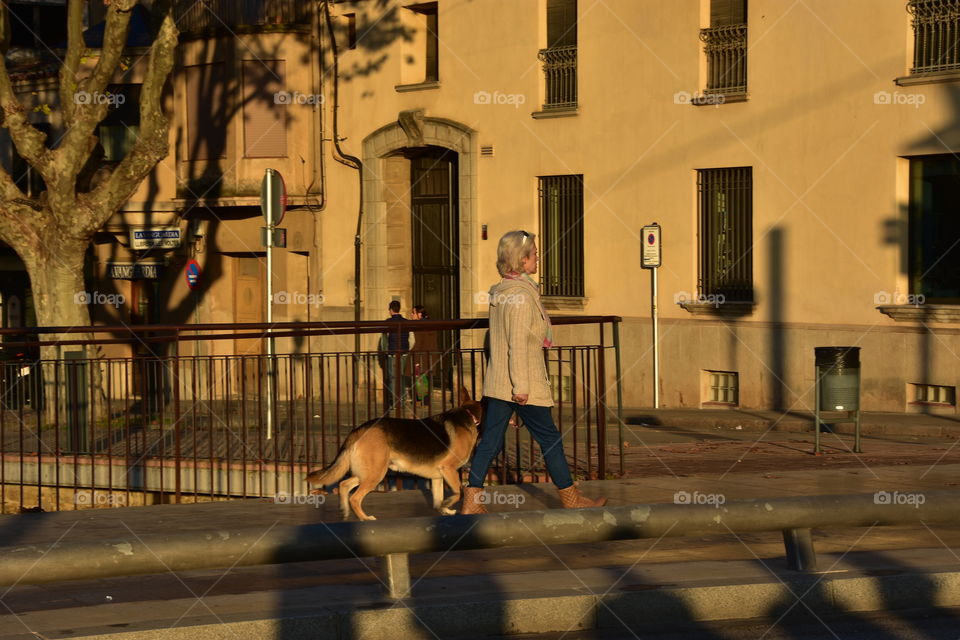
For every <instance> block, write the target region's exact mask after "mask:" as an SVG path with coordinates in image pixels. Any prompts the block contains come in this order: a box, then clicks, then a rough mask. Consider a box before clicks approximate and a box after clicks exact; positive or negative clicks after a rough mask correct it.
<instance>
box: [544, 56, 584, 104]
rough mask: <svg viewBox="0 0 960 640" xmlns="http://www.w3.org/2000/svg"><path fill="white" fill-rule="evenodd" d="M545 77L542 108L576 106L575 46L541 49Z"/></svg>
mask: <svg viewBox="0 0 960 640" xmlns="http://www.w3.org/2000/svg"><path fill="white" fill-rule="evenodd" d="M537 57H538V58H540V61H541V62H543V73H544V77H545V79H546V91H545V93H544V95H545V100H544V103H543V108H544V109H573V108H576V106H577V47H576V46H575V45H574V46H567V47H552V48H550V49H541V50H540V53H539V54H538V55H537Z"/></svg>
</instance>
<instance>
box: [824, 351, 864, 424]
mask: <svg viewBox="0 0 960 640" xmlns="http://www.w3.org/2000/svg"><path fill="white" fill-rule="evenodd" d="M813 351H814V353H815V354H816V361H817V384H818V385H819V386H820V410H821V411H856V410H857V409H859V408H860V347H815V348H814V350H813Z"/></svg>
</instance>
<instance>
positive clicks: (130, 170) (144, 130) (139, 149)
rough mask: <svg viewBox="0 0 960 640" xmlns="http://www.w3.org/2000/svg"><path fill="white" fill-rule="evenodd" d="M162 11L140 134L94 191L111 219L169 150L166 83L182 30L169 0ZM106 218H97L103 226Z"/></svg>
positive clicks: (94, 201) (143, 90) (159, 8)
mask: <svg viewBox="0 0 960 640" xmlns="http://www.w3.org/2000/svg"><path fill="white" fill-rule="evenodd" d="M154 9H155V10H156V11H158V12H159V11H162V12H163V13H162V15H163V20H162V22H161V24H160V30H159V32H158V33H157V36H156V38H155V39H154V41H153V45H152V47H151V49H150V58H149V60H148V62H147V70H146V74H145V76H144V80H143V86H142V87H141V89H140V135H139V137H138V138H137V140H136V142H135V143H134V145H133V148H132V149H131V150H130V152H129V153H128V154H127V155H126V157H124V158H123V160H122V161H121V162H120V164H119V165H118V166H117V168H116V169H115V170H114V171H113V173H111V174H110V176H109V178H107V179H106V180H105V181H104V182H103V183H102V184H101V185H100V186H99V187H97V189H96V190H95V191H94V192H93V193H92V194H91V196H92V197H91V206H92V208H94V209H96V210H100V211H103V212H105V213H106V214H107V217H108V218H109V216H110V215H113V213H114V212H116V211H117V210H118V209H119V208H120V207H121V206H122V205H123V203H124V202H125V201H126V200H127V199H129V198H130V196H131V195H133V193H134V192H135V191H136V190H137V188H138V187H139V186H140V183H141V182H142V181H143V179H144V178H146V177H147V175H149V173H150V172H151V171H153V170H154V168H156V166H157V163H158V162H160V161H161V160H163V159H164V158H165V157H166V156H167V154H168V153H169V146H170V119H169V118H168V117H167V115H166V114H165V113H164V110H163V93H164V85H165V84H166V82H167V78H168V77H169V76H170V71H171V70H172V69H173V62H174V50H175V48H176V46H177V35H178V33H179V32H178V30H177V26H176V23H175V22H174V20H173V12H172V9H171V6H170V2H168V1H159V2H157V3H156V4H155V5H154ZM104 222H106V219H104V220H102V221H97V227H98V228H99V226H100V225H102V224H103V223H104Z"/></svg>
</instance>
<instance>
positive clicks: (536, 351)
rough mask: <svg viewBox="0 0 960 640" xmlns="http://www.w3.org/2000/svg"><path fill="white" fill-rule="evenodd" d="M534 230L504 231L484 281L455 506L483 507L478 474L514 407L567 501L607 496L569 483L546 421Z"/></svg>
mask: <svg viewBox="0 0 960 640" xmlns="http://www.w3.org/2000/svg"><path fill="white" fill-rule="evenodd" d="M535 239H536V236H534V234H532V233H527V232H526V231H510V232H508V233H506V234H505V235H504V236H503V237H502V238H500V244H499V245H498V246H497V271H499V272H500V275H501V276H502V278H503V279H502V280H501V281H500V282H499V283H498V284H496V285H494V286H493V288H492V289H490V361H489V365H488V367H487V375H486V377H485V378H484V381H483V395H484V396H486V398H487V407H486V412H485V414H484V419H483V428H482V430H481V435H480V442H479V443H478V444H477V448H476V450H475V451H474V453H473V458H472V459H471V460H470V477H469V480H468V481H467V486H466V488H465V489H464V494H463V503H462V505H461V506H460V513H464V514H473V513H486V512H487V511H486V509H485V508H484V507H483V504H484V503H485V502H486V501H485V500H484V499H483V480H484V478H485V477H486V475H487V470H488V469H489V468H490V464H491V463H492V462H493V460H494V458H496V457H497V455H498V454H499V453H500V450H501V449H503V440H504V435H505V433H506V430H507V423H508V422H509V421H510V417H511V416H512V415H513V413H516V414H517V415H518V416H520V418H521V419H522V420H523V424H524V425H525V426H526V427H527V429H529V430H530V434H531V435H532V436H533V437H534V439H535V440H536V441H537V442H538V443H539V445H540V450H541V452H542V453H543V460H544V463H545V464H546V467H547V471H548V472H549V473H550V479H551V480H553V483H554V484H555V485H556V486H557V489H558V490H559V492H560V500H561V502H562V503H563V506H564V507H565V508H567V509H574V508H579V507H602V506H603V505H604V504H606V502H607V499H606V498H598V499H597V500H591V499H590V498H587V497H586V496H584V495H583V494H582V493H580V490H579V489H577V487H575V486H574V484H573V478H572V477H571V476H570V468H569V467H568V466H567V458H566V455H565V454H564V452H563V440H562V438H561V436H560V432H559V431H558V430H557V427H556V425H555V424H554V422H553V416H552V415H551V413H550V407H552V406H553V394H552V393H551V392H550V381H549V380H548V379H547V369H546V365H545V364H544V359H543V349H544V348H549V347H550V346H551V345H552V343H553V342H552V331H551V328H550V318H549V316H548V315H547V312H546V310H544V308H543V304H541V302H540V289H539V286H538V285H537V283H536V281H534V280H533V278H531V277H530V276H532V275H533V274H535V273H536V272H537V262H538V261H539V259H540V258H539V255H538V254H537V245H536V243H535Z"/></svg>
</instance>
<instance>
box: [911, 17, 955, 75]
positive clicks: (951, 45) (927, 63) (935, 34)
mask: <svg viewBox="0 0 960 640" xmlns="http://www.w3.org/2000/svg"><path fill="white" fill-rule="evenodd" d="M907 11H909V12H910V13H911V14H912V15H913V37H914V39H913V68H912V69H910V73H911V74H921V73H935V72H938V71H956V70H960V1H958V0H910V2H908V3H907Z"/></svg>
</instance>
